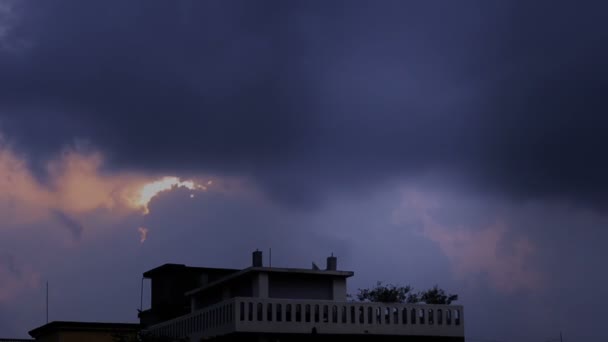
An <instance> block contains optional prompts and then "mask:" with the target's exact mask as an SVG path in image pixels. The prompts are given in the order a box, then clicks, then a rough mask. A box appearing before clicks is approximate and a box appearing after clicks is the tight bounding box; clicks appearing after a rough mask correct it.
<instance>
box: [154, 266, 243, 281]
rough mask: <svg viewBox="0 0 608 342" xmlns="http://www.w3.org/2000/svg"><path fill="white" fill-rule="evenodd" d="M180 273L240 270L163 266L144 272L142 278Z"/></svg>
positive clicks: (234, 270)
mask: <svg viewBox="0 0 608 342" xmlns="http://www.w3.org/2000/svg"><path fill="white" fill-rule="evenodd" d="M176 271H177V272H180V271H182V272H183V271H193V272H207V273H225V274H230V273H235V272H238V271H240V270H238V269H233V268H214V267H193V266H186V265H184V264H164V265H161V266H158V267H155V268H153V269H151V270H149V271H146V272H144V278H150V277H153V276H156V275H160V274H163V273H172V272H176Z"/></svg>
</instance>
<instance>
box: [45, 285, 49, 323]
mask: <svg viewBox="0 0 608 342" xmlns="http://www.w3.org/2000/svg"><path fill="white" fill-rule="evenodd" d="M46 323H47V324H48V323H49V282H48V280H47V282H46Z"/></svg>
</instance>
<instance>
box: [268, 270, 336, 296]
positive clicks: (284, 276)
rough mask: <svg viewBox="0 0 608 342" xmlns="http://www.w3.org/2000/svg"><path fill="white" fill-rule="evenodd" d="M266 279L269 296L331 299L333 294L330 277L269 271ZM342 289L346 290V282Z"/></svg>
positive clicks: (332, 284)
mask: <svg viewBox="0 0 608 342" xmlns="http://www.w3.org/2000/svg"><path fill="white" fill-rule="evenodd" d="M268 280H269V281H268V297H270V298H285V299H318V300H332V299H333V296H334V283H333V279H332V278H331V277H325V276H319V277H314V276H311V275H300V274H289V273H276V274H273V273H271V274H270V275H269V279H268ZM344 289H345V290H346V282H345V283H344ZM338 291H339V289H338Z"/></svg>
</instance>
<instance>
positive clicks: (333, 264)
mask: <svg viewBox="0 0 608 342" xmlns="http://www.w3.org/2000/svg"><path fill="white" fill-rule="evenodd" d="M326 270H327V271H337V270H338V258H336V257H335V256H334V253H331V256H330V257H327V268H326Z"/></svg>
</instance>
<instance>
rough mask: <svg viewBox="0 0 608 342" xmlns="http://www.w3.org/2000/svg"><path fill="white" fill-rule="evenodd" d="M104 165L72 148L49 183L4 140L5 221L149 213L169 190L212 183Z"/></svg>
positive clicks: (0, 211) (0, 192)
mask: <svg viewBox="0 0 608 342" xmlns="http://www.w3.org/2000/svg"><path fill="white" fill-rule="evenodd" d="M102 166H103V158H102V156H101V155H100V154H99V153H92V154H91V153H89V154H84V153H79V152H78V151H74V150H67V151H66V152H65V153H64V154H63V155H62V156H61V157H60V158H58V159H56V160H53V161H51V162H50V163H49V164H48V166H47V171H48V175H49V177H48V182H45V183H42V182H40V181H39V180H38V179H36V177H34V175H33V174H32V172H31V171H30V169H29V168H28V165H27V163H26V162H25V159H24V158H21V157H20V156H18V155H17V154H15V153H14V152H13V150H11V149H10V148H9V147H7V146H3V145H2V144H1V142H0V216H1V217H2V218H3V222H4V223H7V224H8V223H28V222H40V221H42V220H45V219H49V216H52V213H65V214H66V215H76V216H77V215H80V214H84V213H87V212H91V211H94V210H98V209H104V210H108V211H111V212H112V213H113V214H114V215H125V214H130V213H134V212H139V213H142V214H147V213H149V211H150V210H149V208H148V205H149V203H150V201H152V200H153V199H154V198H155V197H156V196H158V195H159V194H161V193H163V192H166V191H171V190H173V189H177V188H186V189H189V190H192V191H206V190H207V189H208V187H209V186H211V184H212V182H211V181H207V182H205V183H204V184H199V183H197V182H195V181H193V180H181V179H180V178H178V177H159V178H156V177H155V178H153V177H150V176H148V175H141V174H137V173H132V172H122V173H104V172H102V171H101V170H102Z"/></svg>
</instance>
